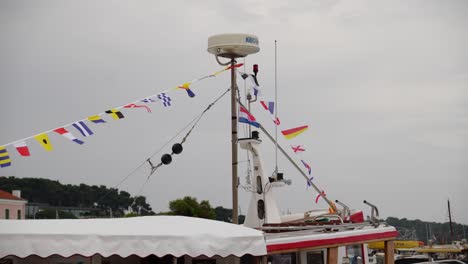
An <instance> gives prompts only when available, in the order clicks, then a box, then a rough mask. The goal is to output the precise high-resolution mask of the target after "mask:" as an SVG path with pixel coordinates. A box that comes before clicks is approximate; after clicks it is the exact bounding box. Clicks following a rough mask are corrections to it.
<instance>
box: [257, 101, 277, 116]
mask: <svg viewBox="0 0 468 264" xmlns="http://www.w3.org/2000/svg"><path fill="white" fill-rule="evenodd" d="M260 104H261V105H262V106H263V108H264V109H265V110H267V111H269V112H270V114H272V115H274V114H275V102H265V101H260Z"/></svg>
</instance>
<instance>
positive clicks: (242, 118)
mask: <svg viewBox="0 0 468 264" xmlns="http://www.w3.org/2000/svg"><path fill="white" fill-rule="evenodd" d="M239 122H241V123H246V124H249V125H251V126H254V127H257V128H258V127H260V124H259V123H257V120H255V117H254V116H253V115H252V114H251V113H249V112H248V111H247V109H245V108H244V107H242V106H239Z"/></svg>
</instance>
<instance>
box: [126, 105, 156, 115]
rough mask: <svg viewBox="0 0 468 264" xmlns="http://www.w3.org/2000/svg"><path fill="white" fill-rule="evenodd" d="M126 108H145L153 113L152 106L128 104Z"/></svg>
mask: <svg viewBox="0 0 468 264" xmlns="http://www.w3.org/2000/svg"><path fill="white" fill-rule="evenodd" d="M124 108H145V109H146V111H147V112H148V113H151V108H149V107H148V106H146V105H137V104H128V105H125V106H124Z"/></svg>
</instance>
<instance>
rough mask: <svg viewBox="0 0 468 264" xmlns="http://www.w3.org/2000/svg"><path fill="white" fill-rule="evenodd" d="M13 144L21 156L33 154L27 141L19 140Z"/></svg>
mask: <svg viewBox="0 0 468 264" xmlns="http://www.w3.org/2000/svg"><path fill="white" fill-rule="evenodd" d="M13 145H14V146H15V148H16V150H17V151H18V153H19V154H20V155H21V156H24V157H27V156H31V153H29V148H28V145H26V141H18V142H15V143H13Z"/></svg>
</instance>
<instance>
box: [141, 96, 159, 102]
mask: <svg viewBox="0 0 468 264" xmlns="http://www.w3.org/2000/svg"><path fill="white" fill-rule="evenodd" d="M140 101H142V102H143V103H154V102H156V100H155V99H153V98H151V97H148V98H143V99H141V100H140Z"/></svg>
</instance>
